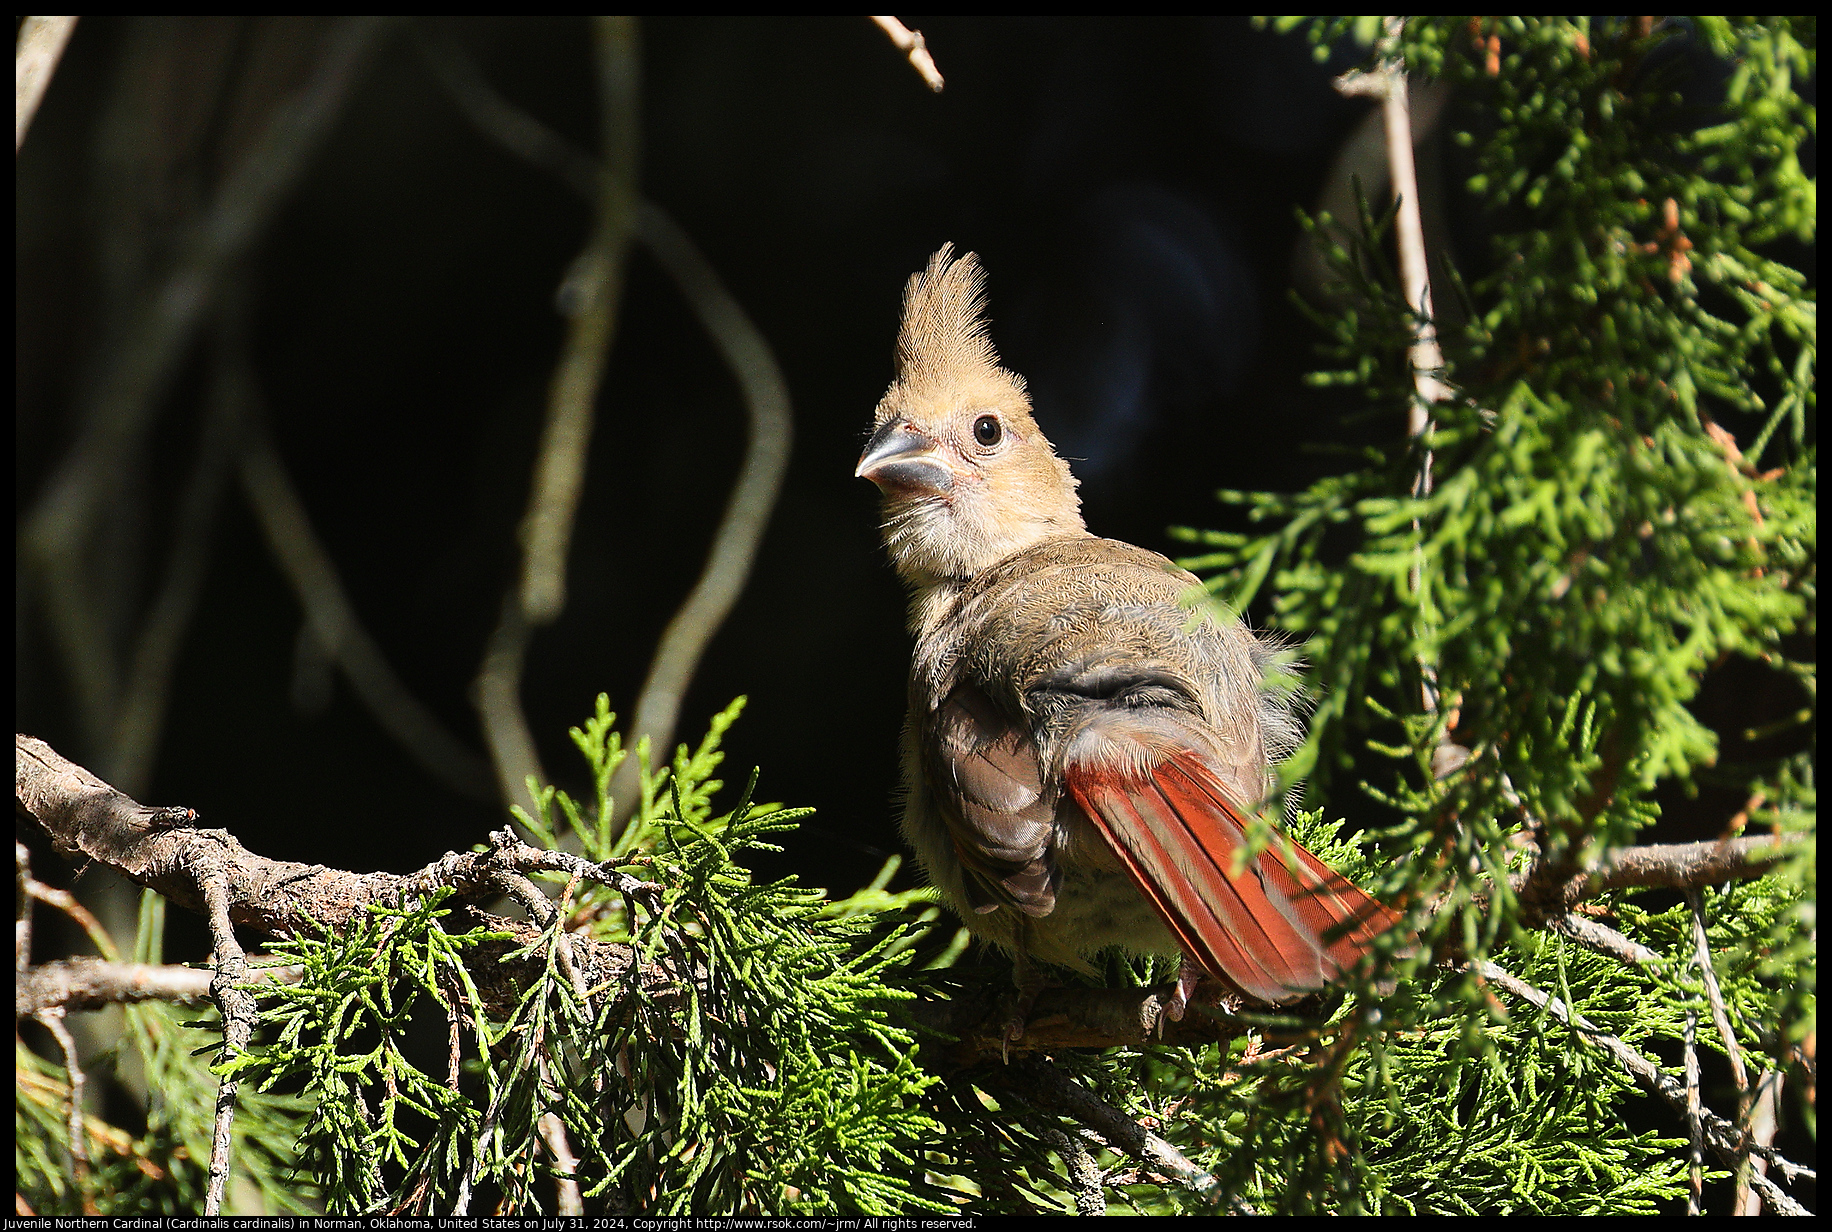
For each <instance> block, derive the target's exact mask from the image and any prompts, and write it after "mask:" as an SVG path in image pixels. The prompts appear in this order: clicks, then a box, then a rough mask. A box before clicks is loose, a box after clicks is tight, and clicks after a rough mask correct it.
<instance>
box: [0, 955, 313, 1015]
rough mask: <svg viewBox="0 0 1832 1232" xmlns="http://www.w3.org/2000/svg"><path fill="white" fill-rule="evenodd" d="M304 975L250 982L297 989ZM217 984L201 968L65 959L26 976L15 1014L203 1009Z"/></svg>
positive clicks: (265, 975) (280, 974) (285, 970)
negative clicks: (142, 1006)
mask: <svg viewBox="0 0 1832 1232" xmlns="http://www.w3.org/2000/svg"><path fill="white" fill-rule="evenodd" d="M303 971H304V968H301V967H296V966H286V967H255V968H251V969H250V970H249V972H248V978H249V982H251V983H257V984H267V983H282V984H295V983H298V981H299V979H300V976H301V975H302V974H303ZM211 979H212V975H211V973H210V972H208V971H205V970H202V969H201V968H197V967H175V966H158V965H155V964H151V963H119V962H107V961H104V960H101V959H95V958H70V959H63V960H61V961H58V962H49V963H44V964H43V965H41V966H37V967H33V968H31V969H29V970H27V971H25V972H22V973H21V974H20V976H19V978H18V979H17V980H16V981H15V983H14V985H13V1009H14V1012H15V1016H16V1017H20V1018H23V1017H25V1016H26V1015H28V1014H35V1013H37V1012H38V1011H39V1010H42V1009H48V1008H51V1007H56V1008H59V1009H64V1010H76V1011H84V1010H99V1009H104V1008H106V1007H107V1006H110V1005H132V1004H134V1003H136V1002H140V1001H170V1002H172V1003H173V1004H175V1005H201V1004H202V1003H203V1002H205V1001H207V1000H209V997H210V981H211Z"/></svg>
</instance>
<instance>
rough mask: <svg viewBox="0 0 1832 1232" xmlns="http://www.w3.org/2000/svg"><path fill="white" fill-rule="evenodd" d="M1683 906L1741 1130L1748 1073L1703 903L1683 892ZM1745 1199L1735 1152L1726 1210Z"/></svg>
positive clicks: (1744, 1164) (1745, 1172) (1744, 1166)
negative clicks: (1734, 1088)
mask: <svg viewBox="0 0 1832 1232" xmlns="http://www.w3.org/2000/svg"><path fill="white" fill-rule="evenodd" d="M1686 905H1687V906H1689V907H1690V908H1691V909H1692V961H1693V963H1694V964H1695V965H1696V966H1697V967H1698V969H1699V974H1700V975H1701V976H1703V977H1704V981H1705V999H1706V1000H1707V1001H1708V1002H1709V1003H1710V1005H1711V1022H1712V1025H1713V1026H1715V1027H1716V1028H1717V1033H1718V1038H1719V1039H1721V1040H1723V1041H1724V1055H1725V1056H1726V1057H1727V1058H1729V1060H1730V1076H1731V1077H1732V1078H1733V1079H1734V1080H1735V1081H1736V1084H1737V1126H1738V1128H1739V1129H1743V1130H1744V1131H1745V1137H1746V1138H1747V1127H1748V1125H1749V1070H1748V1068H1747V1067H1746V1066H1745V1065H1744V1064H1743V1048H1742V1045H1740V1044H1738V1043H1737V1033H1736V1031H1735V1030H1734V1029H1732V1027H1731V1025H1730V1011H1729V1010H1728V1009H1726V1008H1725V1006H1724V990H1723V989H1722V988H1721V987H1719V985H1718V977H1717V968H1716V967H1714V966H1712V964H1711V940H1710V937H1709V936H1708V935H1707V934H1706V932H1705V900H1704V896H1703V895H1702V894H1700V892H1699V891H1697V890H1687V891H1686ZM1748 1200H1749V1156H1748V1154H1747V1153H1742V1152H1739V1154H1738V1158H1737V1162H1736V1197H1735V1200H1734V1201H1733V1202H1732V1203H1731V1207H1730V1209H1731V1210H1732V1211H1735V1212H1737V1213H1739V1214H1740V1213H1741V1212H1742V1210H1743V1205H1744V1203H1745V1202H1747V1201H1748Z"/></svg>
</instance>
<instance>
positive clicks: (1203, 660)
mask: <svg viewBox="0 0 1832 1232" xmlns="http://www.w3.org/2000/svg"><path fill="white" fill-rule="evenodd" d="M1267 657H1268V651H1267V650H1266V648H1265V647H1264V646H1263V645H1262V644H1261V643H1260V642H1259V641H1258V639H1256V638H1255V637H1254V636H1253V634H1252V633H1251V632H1249V631H1248V630H1247V628H1246V626H1245V625H1243V624H1242V623H1241V622H1240V621H1239V620H1238V619H1235V618H1233V617H1231V616H1228V615H1227V614H1226V613H1219V612H1217V611H1216V610H1215V608H1214V605H1213V604H1212V603H1211V602H1209V601H1208V600H1207V597H1206V595H1205V594H1204V593H1203V591H1202V589H1201V584H1200V583H1199V582H1198V581H1197V579H1196V578H1195V576H1194V575H1192V574H1190V573H1188V572H1186V571H1185V570H1182V569H1179V568H1177V567H1176V566H1175V565H1173V564H1172V563H1171V562H1170V561H1169V560H1167V559H1165V558H1164V557H1163V556H1160V555H1158V554H1157V553H1156V552H1151V551H1147V550H1146V549H1144V548H1140V547H1135V546H1133V545H1132V544H1129V543H1122V542H1120V541H1118V540H1114V539H1100V538H1096V537H1094V536H1091V535H1078V536H1072V537H1064V538H1059V539H1051V540H1047V541H1045V542H1044V543H1041V544H1038V545H1037V546H1035V547H1033V548H1030V549H1028V550H1026V551H1023V552H1019V553H1016V554H1014V555H1013V556H1011V557H1009V558H1007V559H1006V560H1005V561H1003V562H1001V563H1000V564H998V565H996V566H994V567H993V568H991V569H989V570H987V571H985V572H984V573H982V574H981V575H980V576H979V577H977V578H975V579H973V581H972V582H971V583H969V584H968V585H967V586H966V587H965V588H964V589H963V590H962V592H961V594H960V596H959V598H958V599H957V600H956V602H955V603H954V604H953V605H952V606H951V608H950V610H949V611H948V612H947V613H946V614H945V615H944V616H943V617H942V619H941V620H940V621H939V622H938V623H937V624H936V625H935V627H934V628H932V629H931V630H929V631H928V632H927V634H926V635H925V636H924V637H922V638H921V639H920V640H919V642H918V644H917V648H916V656H915V661H914V664H913V667H912V680H911V691H912V696H911V701H912V706H913V709H921V708H929V709H932V708H934V707H935V706H938V705H940V704H941V702H942V701H943V700H944V699H945V698H947V697H948V696H949V695H950V694H951V693H952V692H953V690H954V689H955V688H957V687H958V686H959V685H960V684H962V683H971V684H973V685H975V686H977V687H979V688H980V689H981V690H982V691H984V692H985V693H986V694H987V696H988V697H989V698H990V699H991V700H992V701H993V702H994V704H996V705H997V706H998V707H999V709H1000V710H1001V711H1003V712H1005V713H1006V714H1007V715H1008V716H1009V717H1010V718H1011V719H1012V720H1014V721H1022V722H1024V723H1025V725H1026V726H1027V727H1028V728H1029V729H1030V730H1031V731H1033V732H1034V733H1035V734H1036V738H1037V742H1038V744H1039V746H1040V751H1047V750H1048V749H1049V747H1050V746H1051V745H1053V744H1055V743H1057V741H1058V738H1059V737H1062V736H1065V735H1066V734H1067V728H1068V727H1070V726H1072V725H1073V724H1074V723H1075V722H1076V720H1077V718H1078V716H1080V715H1082V714H1084V713H1085V712H1086V711H1087V710H1088V709H1089V708H1090V707H1100V708H1107V707H1114V706H1121V707H1129V708H1146V707H1165V708H1169V709H1173V710H1179V711H1183V712H1186V713H1188V714H1190V715H1192V716H1194V717H1196V718H1199V719H1200V720H1202V723H1203V725H1204V726H1205V727H1207V728H1208V729H1210V730H1211V731H1213V732H1215V733H1216V736H1217V751H1218V753H1219V754H1220V758H1221V767H1220V768H1222V769H1224V770H1225V771H1226V772H1227V786H1229V787H1230V788H1231V789H1232V790H1234V791H1235V792H1237V793H1238V796H1239V798H1240V799H1241V800H1243V801H1248V802H1251V801H1256V800H1258V799H1259V798H1260V797H1261V796H1262V795H1264V794H1265V792H1266V790H1267V787H1268V782H1267V761H1268V753H1269V752H1270V751H1271V750H1270V749H1269V747H1268V746H1269V745H1276V744H1277V743H1278V737H1277V733H1276V732H1268V731H1267V730H1266V729H1267V728H1268V727H1269V726H1273V725H1276V724H1277V722H1278V721H1279V719H1280V718H1281V717H1282V708H1281V707H1280V705H1279V703H1278V702H1277V701H1276V699H1269V698H1268V697H1267V696H1266V694H1265V690H1264V687H1263V675H1264V671H1265V663H1266V661H1267ZM912 717H913V718H914V717H917V716H916V715H914V714H913V715H912ZM1287 721H1289V720H1287ZM1268 736H1271V739H1268Z"/></svg>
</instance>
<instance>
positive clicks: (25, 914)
mask: <svg viewBox="0 0 1832 1232" xmlns="http://www.w3.org/2000/svg"><path fill="white" fill-rule="evenodd" d="M13 859H14V861H15V863H14V866H13V867H14V870H15V871H14V874H13V878H14V888H13V978H14V979H15V980H17V979H18V978H19V977H20V976H21V975H23V974H25V969H26V968H27V967H28V966H30V965H31V963H32V895H31V892H30V891H29V890H28V889H27V888H26V887H28V886H29V885H31V884H32V853H31V852H30V851H28V850H27V849H26V845H25V844H24V843H22V842H20V841H19V840H18V839H14V840H13Z"/></svg>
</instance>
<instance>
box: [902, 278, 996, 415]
mask: <svg viewBox="0 0 1832 1232" xmlns="http://www.w3.org/2000/svg"><path fill="white" fill-rule="evenodd" d="M953 258H954V245H953V244H943V245H942V246H941V250H940V251H938V252H937V253H936V254H935V255H934V256H932V257H930V258H929V267H928V268H927V269H925V270H924V271H923V272H922V273H920V274H912V275H910V281H909V284H908V285H907V286H905V287H904V289H903V326H902V328H901V329H899V330H898V332H897V376H898V379H899V380H900V381H901V382H902V383H903V384H905V385H906V386H910V387H914V388H920V387H923V386H927V385H933V384H939V383H941V382H944V381H953V382H959V381H960V380H961V378H962V377H963V376H964V375H967V374H968V373H974V370H975V369H977V370H979V372H978V373H974V374H975V375H979V374H981V373H983V374H986V375H992V374H995V373H996V374H997V375H999V376H1001V377H1004V378H1005V379H1007V380H1010V381H1013V382H1015V383H1016V385H1017V387H1018V388H1019V389H1020V390H1022V389H1023V388H1024V379H1023V378H1022V377H1020V376H1018V375H1017V374H1016V373H1015V372H1007V371H1005V370H1003V369H1001V368H1000V367H999V355H998V352H997V351H995V350H993V347H992V338H991V336H990V335H989V334H988V333H987V326H986V318H985V312H986V272H985V271H984V270H982V269H981V268H980V259H979V257H978V256H977V255H976V254H974V253H971V252H970V253H968V254H967V255H966V256H964V257H962V258H960V259H959V260H958V261H957V260H954V259H953Z"/></svg>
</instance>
